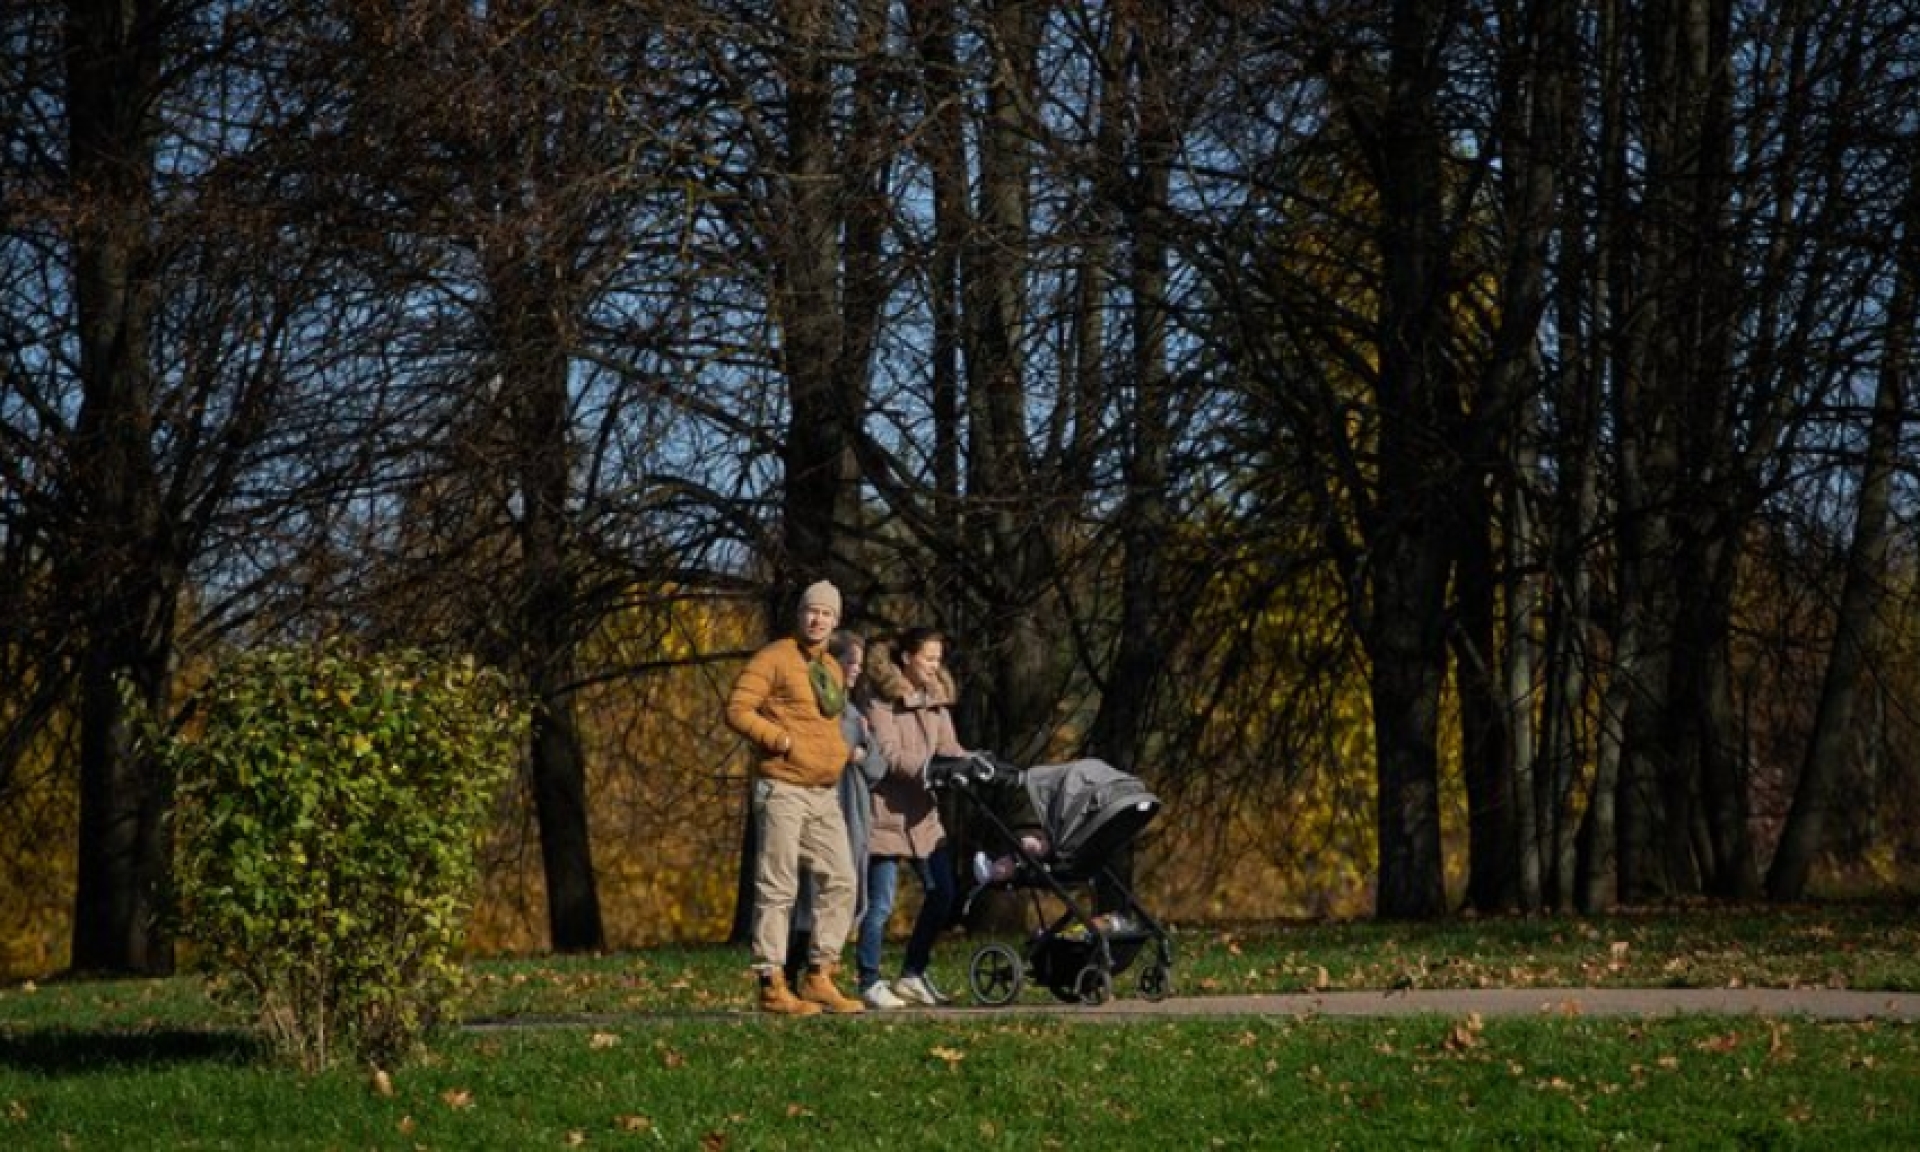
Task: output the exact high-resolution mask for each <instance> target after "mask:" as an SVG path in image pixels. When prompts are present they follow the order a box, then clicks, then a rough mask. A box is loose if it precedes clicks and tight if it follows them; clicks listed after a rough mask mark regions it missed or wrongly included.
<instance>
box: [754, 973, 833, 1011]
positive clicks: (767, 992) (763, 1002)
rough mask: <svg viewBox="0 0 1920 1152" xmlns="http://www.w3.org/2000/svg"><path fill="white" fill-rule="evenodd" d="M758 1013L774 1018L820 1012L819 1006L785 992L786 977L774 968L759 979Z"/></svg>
mask: <svg viewBox="0 0 1920 1152" xmlns="http://www.w3.org/2000/svg"><path fill="white" fill-rule="evenodd" d="M760 1011H762V1012H771V1013H773V1014H774V1015H776V1016H812V1015H814V1014H815V1013H817V1012H819V1011H820V1005H818V1004H810V1003H808V1002H807V1001H805V1000H802V999H800V998H799V997H798V996H795V995H794V994H793V993H791V992H789V991H787V978H786V975H785V974H784V973H782V972H781V971H780V970H779V969H777V968H776V969H774V970H773V972H771V973H769V974H767V975H764V976H762V977H761V979H760Z"/></svg>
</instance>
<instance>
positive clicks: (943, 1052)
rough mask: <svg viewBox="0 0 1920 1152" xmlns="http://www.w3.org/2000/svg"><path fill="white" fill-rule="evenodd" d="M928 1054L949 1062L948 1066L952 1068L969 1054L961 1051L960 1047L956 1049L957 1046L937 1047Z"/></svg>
mask: <svg viewBox="0 0 1920 1152" xmlns="http://www.w3.org/2000/svg"><path fill="white" fill-rule="evenodd" d="M927 1055H929V1056H932V1057H934V1058H935V1059H937V1060H945V1061H946V1062H947V1067H949V1068H952V1067H954V1066H956V1065H958V1064H959V1063H960V1061H962V1060H965V1059H966V1058H967V1054H966V1053H965V1052H962V1051H959V1050H958V1049H955V1048H935V1049H933V1050H932V1051H931V1052H929V1053H927Z"/></svg>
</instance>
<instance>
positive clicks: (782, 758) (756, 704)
mask: <svg viewBox="0 0 1920 1152" xmlns="http://www.w3.org/2000/svg"><path fill="white" fill-rule="evenodd" d="M811 660H819V661H820V662H821V663H823V664H824V665H825V666H826V668H827V671H828V674H829V675H831V676H832V677H833V679H834V682H835V683H837V684H839V685H841V687H842V688H843V689H844V687H845V686H846V677H845V675H844V674H843V673H842V672H841V670H840V662H839V661H838V660H835V659H834V658H833V657H832V656H830V655H828V654H827V650H826V645H824V644H823V645H821V646H820V647H819V648H818V650H815V651H809V650H807V649H804V648H802V647H801V645H800V641H799V640H797V639H795V638H793V637H788V638H786V639H784V640H775V641H774V642H773V643H771V644H769V645H767V646H766V647H765V648H762V649H760V651H758V652H756V653H754V655H753V658H752V659H751V660H749V661H747V666H746V667H745V668H743V669H742V670H741V672H740V678H739V679H737V680H735V681H734V682H733V692H732V694H731V695H729V696H728V697H727V727H729V728H732V729H733V730H734V731H735V732H738V733H740V735H742V736H745V737H746V738H747V739H748V740H751V741H752V742H753V746H754V747H755V748H757V749H759V752H760V765H759V772H760V775H762V776H764V777H767V778H768V779H772V780H781V781H785V782H786V783H788V784H799V785H801V786H803V787H807V788H832V787H834V786H835V785H837V784H839V782H840V773H841V772H843V771H844V770H845V769H846V766H847V757H848V755H849V749H848V748H847V738H846V737H845V736H843V735H841V734H840V721H839V720H838V719H837V718H835V717H830V716H824V715H822V714H821V712H820V705H819V704H818V703H817V702H816V701H815V700H814V697H813V684H812V682H811V681H809V680H808V679H807V664H808V662H809V661H811ZM789 739H791V741H792V744H791V746H787V742H788V740H789ZM783 747H784V748H785V750H784V751H782V748H783Z"/></svg>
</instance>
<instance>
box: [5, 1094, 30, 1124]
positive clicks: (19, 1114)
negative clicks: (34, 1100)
mask: <svg viewBox="0 0 1920 1152" xmlns="http://www.w3.org/2000/svg"><path fill="white" fill-rule="evenodd" d="M26 1118H27V1106H26V1105H25V1104H22V1103H20V1101H18V1100H9V1101H7V1119H9V1120H11V1121H13V1122H14V1123H16V1124H18V1123H20V1122H21V1121H22V1120H25V1119H26Z"/></svg>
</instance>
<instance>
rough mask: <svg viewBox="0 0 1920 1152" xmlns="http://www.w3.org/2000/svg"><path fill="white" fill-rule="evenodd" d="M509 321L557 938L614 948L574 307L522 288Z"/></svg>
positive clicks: (547, 864) (535, 738)
mask: <svg viewBox="0 0 1920 1152" xmlns="http://www.w3.org/2000/svg"><path fill="white" fill-rule="evenodd" d="M516 287H518V288H524V289H525V290H524V291H515V290H509V291H508V292H507V294H506V295H505V300H506V301H507V302H508V304H509V309H510V310H509V311H508V313H507V315H506V316H504V317H502V318H501V322H502V323H503V324H504V325H506V334H507V336H508V339H509V341H510V344H509V350H508V354H507V363H509V364H510V365H512V367H510V368H509V369H508V376H509V379H508V380H507V381H506V382H505V387H506V388H507V389H508V391H509V393H510V394H511V395H512V396H514V397H515V398H516V400H517V401H518V403H517V404H516V405H515V411H514V419H513V428H512V429H511V434H512V435H513V436H514V437H515V439H516V442H517V450H516V451H515V453H514V456H515V466H516V469H517V470H518V472H519V477H518V480H519V489H520V498H521V504H522V514H521V515H522V519H521V524H520V545H521V563H522V564H523V565H524V572H523V573H522V588H523V602H522V609H521V628H520V632H521V637H520V642H521V651H522V660H523V661H524V664H525V667H526V670H527V682H528V687H529V689H530V690H531V693H532V695H533V698H534V701H535V708H534V715H533V730H532V733H531V740H532V766H531V769H532V774H533V799H534V813H535V817H536V819H537V820H538V822H539V826H540V860H541V865H542V869H543V873H544V875H545V877H546V892H547V930H548V933H549V936H550V938H551V941H552V944H553V947H554V949H555V950H557V951H560V952H597V951H601V950H603V949H605V948H606V946H607V938H606V928H605V926H604V924H603V922H602V919H601V914H600V895H599V888H598V885H597V883H596V881H595V878H594V870H593V849H592V842H591V837H590V834H589V831H588V827H587V786H586V765H585V762H584V758H583V757H582V755H581V749H580V735H579V728H578V725H577V723H576V721H575V718H574V698H573V678H574V651H575V646H576V640H575V635H576V632H577V629H578V627H579V622H578V619H577V605H576V592H575V582H574V578H573V573H572V565H571V561H570V558H569V556H568V543H567V541H568V536H569V532H568V528H567V516H568V494H569V492H570V491H571V485H572V469H573V460H574V452H573V445H572V437H571V435H570V429H571V421H570V419H569V413H568V390H567V367H568V358H567V354H566V349H565V343H564V334H563V333H562V332H561V331H560V330H559V328H558V320H557V317H558V316H559V315H560V314H561V312H562V310H563V307H564V305H563V304H562V303H561V302H559V301H556V300H553V299H551V298H550V297H548V296H546V295H545V294H543V293H542V292H541V291H540V288H539V286H538V284H526V285H516Z"/></svg>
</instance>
